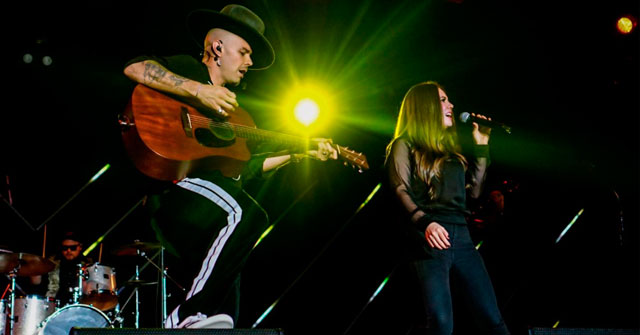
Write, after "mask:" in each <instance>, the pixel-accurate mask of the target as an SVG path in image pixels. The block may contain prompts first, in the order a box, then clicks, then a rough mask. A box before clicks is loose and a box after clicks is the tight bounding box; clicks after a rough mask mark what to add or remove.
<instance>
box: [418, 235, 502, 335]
mask: <svg viewBox="0 0 640 335" xmlns="http://www.w3.org/2000/svg"><path fill="white" fill-rule="evenodd" d="M440 224H441V225H442V226H443V227H444V228H445V229H446V230H447V232H449V242H450V243H451V247H449V249H445V250H438V249H433V248H430V249H429V257H428V258H427V259H424V260H419V261H416V262H414V266H415V269H416V271H417V274H418V280H419V283H420V288H421V290H422V295H423V301H424V305H425V308H426V312H427V328H428V330H429V332H428V333H429V334H442V335H450V334H451V333H452V332H453V306H452V299H451V290H452V289H453V290H458V291H457V292H459V293H460V295H461V296H463V297H464V300H465V301H464V302H465V303H466V304H467V306H468V307H469V308H468V310H470V311H471V313H472V315H473V319H474V320H475V322H476V325H477V327H478V329H479V330H480V331H481V333H482V334H509V331H508V330H507V327H506V325H505V323H504V321H503V319H502V316H501V315H500V310H499V309H498V304H497V301H496V297H495V293H494V291H493V286H492V285H491V280H490V279H489V274H488V273H487V270H486V269H485V266H484V262H483V261H482V258H481V256H480V254H479V253H478V251H477V250H476V248H475V246H474V245H473V242H472V241H471V237H470V235H469V229H468V228H467V226H466V225H459V224H447V223H440ZM425 243H427V242H426V241H425ZM451 278H455V280H454V281H453V282H454V283H455V284H456V286H455V287H451V285H450V283H451V282H450V279H451Z"/></svg>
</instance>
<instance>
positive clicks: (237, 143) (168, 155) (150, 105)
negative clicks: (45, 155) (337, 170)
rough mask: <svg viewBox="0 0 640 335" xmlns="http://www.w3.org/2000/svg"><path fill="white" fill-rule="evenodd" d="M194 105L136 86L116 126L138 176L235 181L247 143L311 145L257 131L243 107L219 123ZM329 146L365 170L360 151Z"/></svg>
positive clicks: (245, 156)
mask: <svg viewBox="0 0 640 335" xmlns="http://www.w3.org/2000/svg"><path fill="white" fill-rule="evenodd" d="M192 105H195V104H188V103H185V102H181V101H178V100H176V99H174V98H172V97H169V96H167V95H165V94H164V93H161V92H159V91H156V90H154V89H152V88H150V87H148V86H145V85H142V84H138V85H137V86H136V87H135V89H134V90H133V93H132V95H131V99H130V100H129V103H128V104H127V107H126V109H125V111H124V113H123V114H121V115H120V117H119V122H120V125H121V126H122V139H123V142H124V145H125V148H126V150H127V153H128V155H129V157H130V158H131V159H132V160H133V162H134V164H135V166H136V168H137V169H138V170H139V171H140V172H142V173H144V174H145V175H147V176H149V177H151V178H154V179H158V180H169V181H171V180H178V179H182V178H184V177H185V176H187V175H188V174H189V173H191V172H193V171H196V170H200V169H204V170H219V171H220V172H221V173H222V174H223V175H224V176H227V177H237V176H238V175H240V172H241V171H242V169H243V167H244V165H245V164H246V162H247V161H249V159H250V158H251V152H250V151H249V148H248V146H247V141H248V140H252V141H270V142H275V143H279V144H283V145H285V146H287V147H289V148H291V149H295V150H300V151H304V150H305V148H307V147H309V145H315V143H313V140H310V139H307V138H303V137H297V136H293V135H288V134H282V133H277V132H273V131H268V130H262V129H258V128H256V126H255V123H254V121H253V119H252V118H251V116H250V115H249V113H247V112H246V111H245V110H243V109H241V108H237V109H236V110H235V111H234V112H233V113H230V117H229V118H228V119H226V120H221V119H216V118H215V117H213V116H212V114H210V113H208V111H206V109H205V108H202V107H200V108H195V107H193V106H192ZM201 111H204V112H201ZM333 147H334V148H335V149H336V151H337V152H338V156H339V157H340V159H342V160H343V161H344V162H345V164H350V165H352V166H353V167H357V168H358V170H359V171H360V172H362V170H366V169H368V168H369V164H368V163H367V158H366V157H365V155H363V154H362V153H359V152H355V151H353V150H351V149H349V148H346V147H343V146H340V145H336V144H334V145H333Z"/></svg>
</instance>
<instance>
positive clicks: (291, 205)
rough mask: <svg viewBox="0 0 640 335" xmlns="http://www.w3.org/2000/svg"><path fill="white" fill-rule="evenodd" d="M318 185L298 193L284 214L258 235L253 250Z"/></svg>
mask: <svg viewBox="0 0 640 335" xmlns="http://www.w3.org/2000/svg"><path fill="white" fill-rule="evenodd" d="M317 183H318V181H314V182H313V183H312V184H311V185H309V186H308V187H307V188H306V189H305V190H304V191H303V192H302V193H300V195H298V197H297V198H296V200H294V201H293V202H292V203H291V204H290V205H289V207H287V209H285V210H284V212H282V214H280V216H279V217H278V218H277V219H276V220H275V221H273V223H272V224H271V225H270V226H269V228H267V229H266V230H265V231H264V232H263V233H262V235H260V238H258V241H256V244H254V245H253V248H252V250H253V249H255V248H256V247H257V246H258V244H259V243H260V242H261V241H262V240H263V239H264V238H265V237H266V236H267V235H269V233H270V232H271V230H272V229H273V227H275V225H276V224H277V223H278V222H280V221H282V219H283V218H284V217H286V216H287V214H288V213H289V212H290V211H291V210H292V209H293V206H295V205H296V204H297V203H298V202H300V200H302V198H304V196H305V195H306V194H307V193H309V191H311V189H312V188H313V187H314V186H316V184H317Z"/></svg>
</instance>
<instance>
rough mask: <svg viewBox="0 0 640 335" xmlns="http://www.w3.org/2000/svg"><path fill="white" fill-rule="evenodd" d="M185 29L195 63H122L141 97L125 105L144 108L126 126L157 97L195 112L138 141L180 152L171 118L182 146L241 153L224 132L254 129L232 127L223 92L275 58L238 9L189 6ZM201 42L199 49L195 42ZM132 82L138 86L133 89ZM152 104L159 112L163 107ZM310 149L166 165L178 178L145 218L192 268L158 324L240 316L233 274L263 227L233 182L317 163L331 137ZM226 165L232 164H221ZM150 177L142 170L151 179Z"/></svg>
mask: <svg viewBox="0 0 640 335" xmlns="http://www.w3.org/2000/svg"><path fill="white" fill-rule="evenodd" d="M187 24H188V27H189V30H190V33H191V34H192V36H193V37H194V39H196V42H197V43H198V44H199V45H200V46H202V47H203V52H202V54H201V55H202V59H201V60H198V59H196V58H194V57H191V56H187V55H177V56H171V57H164V58H162V57H151V56H150V57H139V58H136V59H133V60H132V61H130V62H129V63H128V64H127V65H126V67H125V70H124V73H125V75H126V76H127V77H129V78H130V79H131V80H133V81H134V82H137V83H139V84H138V87H137V88H136V91H134V95H136V92H137V91H138V92H140V90H142V92H145V93H143V94H142V95H141V96H142V97H143V98H136V100H135V101H134V98H133V97H132V105H133V107H132V108H134V109H136V108H138V106H141V104H142V106H145V107H144V108H142V109H143V112H141V113H142V114H139V115H136V120H135V122H134V123H131V125H135V127H137V128H140V127H141V126H142V125H144V124H145V123H144V122H145V119H144V118H145V117H146V116H148V114H144V113H145V112H147V109H153V107H154V106H153V104H152V103H151V104H150V103H148V101H145V102H144V103H141V102H140V100H141V99H145V98H144V97H148V96H149V95H154V94H156V93H154V91H159V92H161V93H163V94H166V95H168V96H171V97H172V98H175V99H177V100H180V101H185V102H188V104H189V105H190V106H193V107H195V108H197V109H199V110H200V112H201V114H200V113H197V112H195V111H192V110H191V109H190V107H189V108H187V107H181V108H177V109H176V110H175V113H173V112H167V113H165V115H163V116H167V117H166V119H165V120H156V121H153V120H151V121H149V122H148V124H149V126H150V127H151V128H157V129H161V130H160V133H159V136H156V138H155V139H154V140H151V139H149V137H150V136H148V135H145V134H143V133H142V130H141V129H138V131H140V134H139V138H141V139H142V141H141V142H146V143H147V144H149V143H152V142H155V143H156V144H158V145H164V146H165V147H166V148H171V150H173V149H174V148H173V147H174V146H179V147H180V148H188V144H184V145H174V144H175V143H174V142H173V141H171V139H170V137H171V135H170V134H169V130H167V129H168V128H167V129H165V128H162V127H165V126H166V125H167V124H169V123H170V122H172V121H170V120H173V119H175V120H177V121H176V122H178V124H179V126H178V127H176V128H178V132H180V134H181V135H182V136H183V137H184V140H185V141H186V140H190V141H193V142H194V143H196V144H194V146H193V148H194V150H200V149H199V148H204V149H207V150H209V149H210V150H219V151H224V150H226V149H228V151H233V150H239V151H242V150H247V148H246V142H244V139H241V138H233V136H232V137H231V138H229V137H228V136H227V135H228V133H227V135H225V134H224V133H225V132H224V130H225V129H231V128H232V127H233V129H236V128H238V127H240V128H243V129H246V130H255V127H254V126H253V125H252V124H245V125H238V124H237V123H239V122H235V121H237V120H234V117H236V116H237V115H239V113H240V112H243V111H242V109H241V108H239V106H238V103H237V101H236V95H235V94H234V93H233V92H231V91H230V90H228V89H227V88H226V87H225V86H226V85H238V84H239V83H240V81H241V80H242V78H243V77H244V76H245V74H247V71H248V70H249V68H251V69H253V70H261V69H266V68H268V67H269V66H271V64H272V63H273V61H274V59H275V55H274V51H273V48H272V47H271V44H270V43H269V41H268V40H267V39H266V38H265V37H264V35H263V34H264V29H265V27H264V23H263V21H262V20H261V19H260V17H258V16H257V15H256V14H255V13H253V12H252V11H251V10H249V9H247V8H246V7H243V6H240V5H227V6H225V7H224V8H223V9H222V10H221V11H220V12H216V11H211V10H202V9H201V10H195V11H193V12H191V13H190V14H189V16H188V18H187ZM203 41H204V44H200V43H202V42H203ZM140 86H144V87H143V88H140V89H139V87H140ZM149 88H151V89H153V90H150V89H149ZM138 95H140V94H138ZM145 103H146V105H145ZM158 105H160V106H158V107H162V106H165V105H166V103H165V102H162V103H158ZM147 107H149V108H147ZM181 111H182V112H181ZM166 114H171V115H166ZM202 115H205V116H206V117H203V116H202ZM205 119H206V120H207V121H206V125H205V126H203V127H202V128H205V129H206V130H205V132H206V135H204V136H203V133H202V132H201V131H202V130H203V129H198V130H195V131H194V130H193V129H192V127H193V128H198V127H199V126H198V125H199V124H198V122H201V121H202V120H205ZM167 120H169V121H167ZM199 131H200V132H199ZM220 131H221V132H220ZM163 134H166V136H163ZM238 137H240V136H238ZM194 138H195V139H197V141H198V142H196V141H195V140H194ZM125 142H126V141H125ZM214 142H215V143H214ZM185 143H186V142H185ZM153 145H155V144H153V143H152V144H150V145H149V146H153ZM312 145H313V146H314V148H313V150H307V151H306V153H304V154H302V153H299V154H288V153H287V154H284V155H279V156H275V155H274V154H271V155H270V154H268V153H266V154H260V155H254V154H251V155H246V157H244V156H243V155H242V154H240V155H238V156H233V155H232V154H229V157H228V158H229V159H228V160H225V158H227V156H225V155H226V154H227V153H226V152H222V153H220V154H218V153H217V151H216V152H214V151H212V153H211V154H210V155H211V156H218V157H214V158H215V159H212V160H208V161H206V162H205V163H202V164H199V165H198V166H199V168H197V169H195V168H193V169H192V167H193V166H195V164H191V163H189V164H187V165H188V166H189V168H185V166H187V165H185V164H182V163H183V162H181V163H180V164H176V165H175V166H177V167H178V168H176V171H178V173H177V174H176V176H177V178H175V179H178V180H177V181H175V182H174V184H173V185H172V186H170V188H169V189H168V190H167V191H166V192H164V193H162V194H160V195H156V196H153V197H150V199H149V204H150V209H151V213H152V220H151V221H152V225H153V227H154V230H155V231H156V234H157V236H158V238H159V239H160V240H161V241H162V243H163V244H164V245H165V247H166V248H167V250H168V251H169V252H170V253H172V254H173V255H175V256H177V257H178V258H179V260H180V262H181V263H182V264H181V265H184V266H185V268H186V269H187V271H193V273H192V277H191V278H194V279H193V283H192V286H191V287H190V289H189V291H188V293H187V296H186V299H185V301H183V302H182V303H181V304H180V305H178V307H176V308H175V309H174V310H173V311H172V312H171V314H170V315H169V316H168V317H167V320H166V322H165V326H166V327H167V328H232V327H233V324H234V320H235V321H237V317H238V311H239V309H238V300H239V278H240V271H241V269H242V266H243V265H244V263H245V261H246V260H247V257H248V256H249V253H250V251H251V248H252V246H253V245H254V243H255V241H256V240H257V239H258V238H259V236H260V234H261V233H262V232H263V231H264V230H265V229H266V228H267V227H268V218H267V215H266V213H265V212H264V210H263V209H262V208H261V207H260V206H259V204H258V203H257V202H256V201H255V200H254V199H253V198H251V197H250V196H249V195H248V194H247V193H246V192H244V191H243V189H242V182H243V181H246V180H247V179H249V178H252V177H264V176H265V175H266V172H269V171H275V170H276V169H277V168H279V167H281V166H283V165H285V164H288V163H289V162H292V161H294V162H295V161H297V160H298V159H300V158H302V157H312V158H315V159H319V160H321V161H326V160H328V159H337V158H338V152H337V151H336V149H335V148H334V146H333V145H332V143H331V141H330V140H325V139H317V140H314V141H312ZM149 151H150V152H151V151H153V152H158V151H159V150H156V149H153V150H149ZM175 151H177V150H175ZM247 152H248V151H247ZM130 153H131V152H130ZM173 154H175V157H176V158H175V160H170V161H171V162H175V161H180V160H181V159H180V157H181V156H180V154H179V153H176V152H174V153H173ZM171 155H172V153H169V154H166V155H162V156H163V157H162V158H161V159H164V160H165V161H166V160H167V157H169V156H171ZM170 158H171V157H170ZM245 158H246V159H245ZM154 162H157V161H154ZM214 163H215V164H214ZM181 164H182V165H181ZM216 164H217V165H216ZM157 165H158V164H155V163H154V164H147V165H146V167H148V168H149V171H153V170H154V168H156V167H157ZM141 166H142V165H138V167H139V168H140V167H141ZM228 166H233V167H234V168H233V169H230V168H226V167H228ZM203 167H204V168H203ZM185 171H186V172H185ZM154 173H155V172H150V173H147V174H148V175H150V176H155V175H154ZM166 179H171V178H166Z"/></svg>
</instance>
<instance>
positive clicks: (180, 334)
mask: <svg viewBox="0 0 640 335" xmlns="http://www.w3.org/2000/svg"><path fill="white" fill-rule="evenodd" d="M69 334H71V335H284V333H283V332H282V330H281V329H241V328H238V329H162V328H141V329H135V328H79V327H74V328H72V329H71V331H70V332H69Z"/></svg>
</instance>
